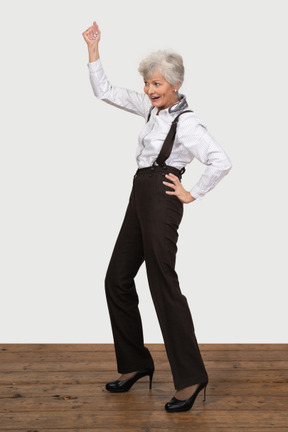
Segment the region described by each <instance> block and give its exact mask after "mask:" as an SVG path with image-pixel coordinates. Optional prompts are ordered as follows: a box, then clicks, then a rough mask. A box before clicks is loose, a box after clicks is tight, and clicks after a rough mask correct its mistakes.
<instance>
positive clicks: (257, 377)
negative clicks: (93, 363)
mask: <svg viewBox="0 0 288 432" xmlns="http://www.w3.org/2000/svg"><path fill="white" fill-rule="evenodd" d="M208 372H209V377H210V379H211V380H213V381H214V382H227V381H228V382H231V381H233V382H239V381H242V382H243V381H245V382H246V383H247V384H249V383H254V382H263V383H264V382H266V383H278V382H285V383H288V371H287V369H286V370H270V371H269V370H265V371H261V370H260V371H258V372H257V371H256V372H255V371H249V370H248V371H243V370H241V371H240V370H233V371H229V370H228V371H226V370H219V371H208ZM113 375H115V372H114V373H113ZM113 375H111V372H110V371H100V372H99V371H94V372H91V371H88V372H87V371H80V372H77V371H73V372H66V371H65V372H62V371H61V372H53V371H52V372H38V371H35V372H33V373H32V372H31V373H29V372H27V371H23V372H5V374H4V373H2V374H0V386H1V385H20V384H31V385H37V384H41V385H42V384H58V385H59V384H85V383H86V384H91V385H92V384H102V383H106V382H107V381H110V380H111V376H113ZM146 379H147V382H148V377H146ZM167 380H168V382H172V376H171V375H170V374H167V372H165V371H161V370H157V371H156V372H155V374H154V377H153V382H154V383H156V384H157V383H162V382H165V381H167Z"/></svg>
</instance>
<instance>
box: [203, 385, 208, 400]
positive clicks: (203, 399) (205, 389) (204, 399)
mask: <svg viewBox="0 0 288 432" xmlns="http://www.w3.org/2000/svg"><path fill="white" fill-rule="evenodd" d="M206 388H207V385H206V386H205V387H204V399H203V402H205V401H206Z"/></svg>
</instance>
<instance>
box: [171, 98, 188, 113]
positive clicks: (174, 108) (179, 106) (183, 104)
mask: <svg viewBox="0 0 288 432" xmlns="http://www.w3.org/2000/svg"><path fill="white" fill-rule="evenodd" d="M178 99H179V101H178V102H176V104H174V105H172V106H171V107H169V108H168V112H169V113H170V114H171V113H174V112H177V111H183V110H184V109H185V108H187V107H188V103H187V100H186V96H184V95H183V94H180V93H179V94H178Z"/></svg>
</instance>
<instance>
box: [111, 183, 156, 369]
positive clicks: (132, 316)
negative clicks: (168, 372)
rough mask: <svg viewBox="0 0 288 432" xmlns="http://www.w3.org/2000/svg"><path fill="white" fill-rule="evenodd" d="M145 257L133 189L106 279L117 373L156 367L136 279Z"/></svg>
mask: <svg viewBox="0 0 288 432" xmlns="http://www.w3.org/2000/svg"><path fill="white" fill-rule="evenodd" d="M143 259H144V256H143V242H142V235H141V230H140V226H139V221H138V218H137V214H136V209H135V199H134V191H133V190H132V193H131V196H130V201H129V204H128V208H127V211H126V214H125V218H124V221H123V224H122V227H121V230H120V232H119V235H118V238H117V241H116V244H115V247H114V251H113V253H112V257H111V260H110V263H109V266H108V270H107V274H106V278H105V291H106V298H107V304H108V309H109V314H110V320H111V326H112V332H113V337H114V346H115V353H116V360H117V366H118V372H119V373H122V374H124V373H129V372H133V371H136V370H140V369H145V368H146V367H152V366H153V359H152V357H151V354H150V352H149V350H148V349H147V348H146V347H145V346H144V340H143V330H142V322H141V317H140V313H139V309H138V303H139V301H138V295H137V292H136V288H135V282H134V277H135V276H136V274H137V272H138V270H139V267H140V266H141V264H142V263H143Z"/></svg>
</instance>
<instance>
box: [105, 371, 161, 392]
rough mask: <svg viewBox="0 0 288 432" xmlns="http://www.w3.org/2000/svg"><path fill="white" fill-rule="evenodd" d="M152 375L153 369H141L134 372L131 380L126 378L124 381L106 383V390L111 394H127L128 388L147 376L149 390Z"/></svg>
mask: <svg viewBox="0 0 288 432" xmlns="http://www.w3.org/2000/svg"><path fill="white" fill-rule="evenodd" d="M153 374H154V368H147V369H142V370H140V371H138V372H136V374H135V375H134V376H133V377H132V378H128V379H126V380H124V381H119V380H115V381H111V382H108V383H107V384H106V390H108V391H110V392H112V393H124V392H127V391H128V390H130V388H131V387H132V386H133V384H135V382H136V381H138V380H139V379H140V378H143V377H145V376H148V375H149V377H150V384H149V388H150V389H151V388H152V378H153Z"/></svg>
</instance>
